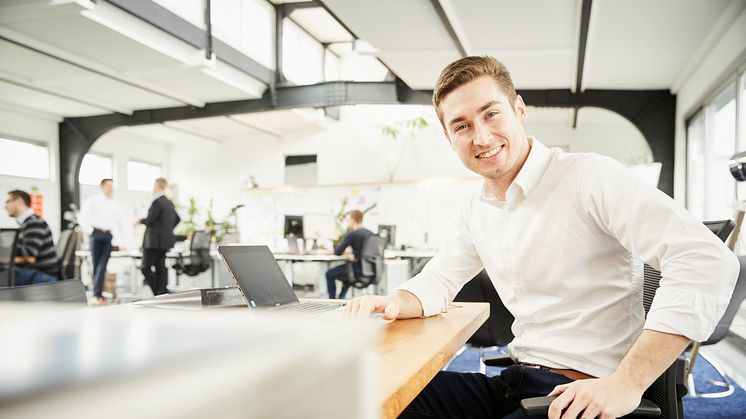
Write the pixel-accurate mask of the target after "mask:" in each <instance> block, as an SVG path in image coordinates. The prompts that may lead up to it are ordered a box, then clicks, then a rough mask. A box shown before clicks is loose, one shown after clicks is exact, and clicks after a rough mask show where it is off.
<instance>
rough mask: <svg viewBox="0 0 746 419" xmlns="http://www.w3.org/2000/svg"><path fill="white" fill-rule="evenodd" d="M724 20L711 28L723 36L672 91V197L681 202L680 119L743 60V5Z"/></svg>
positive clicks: (682, 139)
mask: <svg viewBox="0 0 746 419" xmlns="http://www.w3.org/2000/svg"><path fill="white" fill-rule="evenodd" d="M739 7H740V9H739V10H737V13H736V14H735V15H734V17H735V18H734V20H733V21H732V22H730V21H727V25H726V27H725V28H717V27H716V28H713V31H722V32H723V35H722V36H720V37H718V38H717V39H716V40H715V41H713V45H712V46H711V47H710V48H708V49H707V51H708V52H706V53H705V54H704V56H703V57H702V60H701V62H700V63H699V65H697V66H696V67H695V69H694V70H693V71H691V73H689V74H687V75H686V78H685V79H684V81H683V83H682V85H681V88H680V89H678V91H675V92H674V93H676V145H675V152H676V163H675V172H674V196H675V197H676V200H677V201H679V202H681V203H682V204H683V203H684V202H685V198H686V196H685V194H686V126H685V122H686V121H685V120H684V118H685V117H686V116H687V115H689V114H691V113H692V112H693V111H695V110H696V109H697V108H698V107H700V106H702V104H703V103H704V101H705V100H706V99H707V97H708V96H710V95H712V94H713V93H715V90H716V89H717V87H718V85H719V84H720V83H721V82H722V81H723V80H724V79H725V78H727V77H729V76H731V75H733V74H735V70H736V66H737V65H739V64H741V63H743V62H744V60H745V59H746V41H745V40H746V10H744V7H746V5H744V4H741V5H739Z"/></svg>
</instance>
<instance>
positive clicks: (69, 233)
mask: <svg viewBox="0 0 746 419" xmlns="http://www.w3.org/2000/svg"><path fill="white" fill-rule="evenodd" d="M79 244H80V234H79V233H78V229H77V228H68V229H65V230H62V232H61V233H60V238H59V240H58V241H57V248H56V250H57V263H58V264H59V272H60V273H59V275H60V279H61V280H63V279H73V278H75V251H76V250H77V249H78V246H79Z"/></svg>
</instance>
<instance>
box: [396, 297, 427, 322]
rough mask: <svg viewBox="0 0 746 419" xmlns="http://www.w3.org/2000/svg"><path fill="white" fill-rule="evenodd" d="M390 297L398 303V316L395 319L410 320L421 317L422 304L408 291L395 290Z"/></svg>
mask: <svg viewBox="0 0 746 419" xmlns="http://www.w3.org/2000/svg"><path fill="white" fill-rule="evenodd" d="M391 296H392V297H393V298H395V299H396V300H397V302H398V303H399V316H398V317H397V318H399V319H411V318H415V317H422V313H423V310H422V303H421V302H420V299H419V298H417V297H415V295H414V294H412V293H411V292H409V291H404V290H396V291H394V293H393V294H391Z"/></svg>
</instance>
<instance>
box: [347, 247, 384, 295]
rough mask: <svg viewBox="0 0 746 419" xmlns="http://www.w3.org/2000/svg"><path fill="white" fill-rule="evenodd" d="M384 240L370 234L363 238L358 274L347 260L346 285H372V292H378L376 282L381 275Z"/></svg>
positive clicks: (365, 286) (361, 287) (364, 286)
mask: <svg viewBox="0 0 746 419" xmlns="http://www.w3.org/2000/svg"><path fill="white" fill-rule="evenodd" d="M385 246H386V240H384V239H383V238H381V237H380V236H377V235H375V234H372V235H370V236H368V237H366V238H365V242H364V243H363V250H362V252H361V255H360V265H361V272H360V274H355V270H354V269H353V267H354V262H352V261H347V263H346V266H347V281H346V283H347V285H350V286H352V287H353V288H357V289H366V288H368V287H369V286H371V285H372V286H373V287H374V293H375V294H378V283H379V282H380V281H381V277H382V276H383V251H384V247H385Z"/></svg>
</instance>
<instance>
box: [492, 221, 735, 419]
mask: <svg viewBox="0 0 746 419" xmlns="http://www.w3.org/2000/svg"><path fill="white" fill-rule="evenodd" d="M704 224H705V226H707V227H708V228H709V229H710V231H712V232H713V234H715V235H716V236H718V238H720V240H722V241H725V240H726V239H727V238H728V235H729V234H730V232H731V231H733V228H734V227H735V224H734V223H733V221H731V220H721V221H705V222H704ZM643 276H644V281H643V294H642V305H643V308H644V309H645V315H646V316H647V314H648V311H649V310H650V305H651V304H652V302H653V297H655V291H656V290H657V289H658V286H659V285H660V280H661V278H662V277H661V273H660V271H658V270H656V269H653V268H652V267H651V266H650V265H648V264H645V265H644V268H643ZM739 279H740V274H739ZM733 315H735V310H734V313H733ZM731 320H732V318H731ZM721 339H722V337H721ZM687 364H688V360H684V359H682V358H679V359H677V360H676V361H674V363H673V364H672V365H671V366H670V367H668V369H667V370H666V371H664V372H663V374H661V376H660V377H658V379H657V380H655V382H654V383H653V384H652V385H651V386H650V387H649V388H648V389H647V390H646V391H645V393H644V394H643V396H642V397H643V400H642V402H641V403H640V406H639V407H638V408H637V409H636V410H635V411H634V412H632V413H630V414H629V415H627V416H625V417H662V418H670V419H680V418H683V417H684V406H683V403H682V398H683V397H684V396H686V395H687V392H688V390H687V387H686V384H685V383H686V376H687V373H688V371H690V370H691V366H689V367H687ZM488 365H490V364H488ZM540 399H541V402H542V404H541V408H538V409H537V408H536V404H537V403H536V402H537V401H539V400H540ZM553 399H554V398H550V397H535V398H531V399H525V400H523V401H521V409H522V410H523V411H524V413H526V412H527V410H528V409H529V407H531V406H532V405H533V407H534V409H536V413H537V414H542V415H546V411H547V409H548V408H549V404H550V403H551V401H552V400H553ZM527 414H528V413H527Z"/></svg>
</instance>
